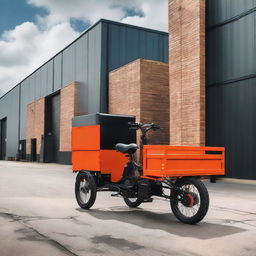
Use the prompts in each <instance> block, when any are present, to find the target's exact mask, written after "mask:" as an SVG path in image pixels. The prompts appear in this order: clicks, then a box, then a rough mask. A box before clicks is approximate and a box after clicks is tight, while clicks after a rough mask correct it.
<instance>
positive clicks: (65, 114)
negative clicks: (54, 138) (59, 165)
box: [60, 82, 79, 152]
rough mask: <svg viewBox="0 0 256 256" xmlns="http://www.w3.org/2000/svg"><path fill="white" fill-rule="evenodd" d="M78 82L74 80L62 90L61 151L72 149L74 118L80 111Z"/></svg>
mask: <svg viewBox="0 0 256 256" xmlns="http://www.w3.org/2000/svg"><path fill="white" fill-rule="evenodd" d="M77 87H78V83H77V82H74V83H71V84H69V85H68V86H66V87H64V88H62V89H61V91H60V151H61V152H65V151H68V152H70V151H71V131H72V118H73V117H74V115H77V114H78V113H79V109H78V103H77Z"/></svg>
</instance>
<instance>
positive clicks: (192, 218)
mask: <svg viewBox="0 0 256 256" xmlns="http://www.w3.org/2000/svg"><path fill="white" fill-rule="evenodd" d="M175 185H176V186H177V187H178V188H180V189H181V191H177V190H172V191H171V201H170V204H171V208H172V211H173V214H174V215H175V217H176V218H177V219H179V220H180V221H181V222H184V223H188V224H194V223H197V222H199V221H201V220H202V219H203V218H204V217H205V215H206V213H207V211H208V208H209V194H208V191H207V189H206V187H205V185H204V184H203V182H202V181H201V180H200V179H198V178H187V177H186V178H182V179H180V180H178V181H177V182H176V184H175Z"/></svg>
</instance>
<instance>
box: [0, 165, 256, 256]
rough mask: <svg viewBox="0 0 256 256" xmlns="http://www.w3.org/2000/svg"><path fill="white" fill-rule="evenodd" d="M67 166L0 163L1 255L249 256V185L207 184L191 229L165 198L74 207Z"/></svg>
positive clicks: (254, 218)
mask: <svg viewBox="0 0 256 256" xmlns="http://www.w3.org/2000/svg"><path fill="white" fill-rule="evenodd" d="M74 182H75V174H73V173H72V172H71V169H70V166H63V165H57V164H38V163H18V162H7V161H0V255H1V256H13V255H19V256H23V255H24V256H30V255H33V256H41V255H44V256H45V255H49V256H52V255H54V256H58V255H86V256H89V255H118V256H122V255H127V256H129V255H147V256H150V255H154V256H156V255H177V256H179V255H180V256H187V255H193V256H199V255H207V256H211V255H214V256H215V255H218V256H221V255H225V256H226V255H232V256H236V255H237V256H238V255H239V256H242V255H251V256H255V255H256V184H243V183H234V182H233V181H230V180H227V181H221V182H218V183H216V184H211V183H208V182H206V186H207V187H208V189H209V193H210V200H211V203H210V208H209V212H208V215H207V216H206V218H205V219H204V220H203V221H202V222H201V223H200V224H197V225H186V224H182V223H180V222H179V221H177V220H176V219H175V217H174V216H173V215H172V213H171V211H170V207H169V202H168V201H166V200H159V199H155V200H154V202H153V203H147V204H144V205H142V207H141V208H138V209H129V208H128V207H127V206H126V205H125V204H124V202H123V201H122V199H121V198H113V197H111V196H110V194H109V193H106V192H105V193H103V192H101V193H98V195H97V200H96V203H95V205H94V206H93V207H92V209H91V210H89V211H84V210H81V209H80V208H78V205H77V204H76V201H75V197H74Z"/></svg>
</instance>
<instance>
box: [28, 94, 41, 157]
mask: <svg viewBox="0 0 256 256" xmlns="http://www.w3.org/2000/svg"><path fill="white" fill-rule="evenodd" d="M44 109H45V100H44V98H42V99H39V100H36V101H34V102H32V103H30V104H28V105H27V134H26V141H27V142H26V151H27V154H30V153H31V152H30V151H31V139H36V140H37V144H36V151H37V154H40V148H41V136H42V135H43V134H44Z"/></svg>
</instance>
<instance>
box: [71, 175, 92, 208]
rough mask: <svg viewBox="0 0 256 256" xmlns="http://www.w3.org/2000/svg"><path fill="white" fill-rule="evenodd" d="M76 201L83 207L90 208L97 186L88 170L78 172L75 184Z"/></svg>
mask: <svg viewBox="0 0 256 256" xmlns="http://www.w3.org/2000/svg"><path fill="white" fill-rule="evenodd" d="M75 194H76V201H77V203H78V205H79V206H80V207H81V208H83V209H90V208H91V207H92V206H93V204H94V202H95V200H96V195H97V188H96V183H95V180H94V177H93V176H92V175H91V173H90V172H88V171H86V172H81V173H78V175H77V177H76V184H75Z"/></svg>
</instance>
